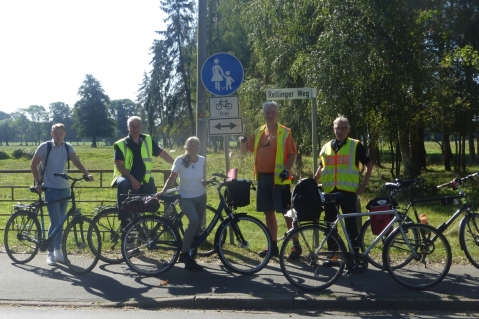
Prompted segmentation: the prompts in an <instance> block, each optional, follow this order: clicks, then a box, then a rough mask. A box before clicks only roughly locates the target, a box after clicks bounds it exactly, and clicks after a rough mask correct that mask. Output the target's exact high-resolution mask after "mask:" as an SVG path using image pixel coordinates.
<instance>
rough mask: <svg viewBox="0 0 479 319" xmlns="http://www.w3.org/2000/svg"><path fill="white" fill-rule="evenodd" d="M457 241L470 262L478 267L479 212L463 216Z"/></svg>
mask: <svg viewBox="0 0 479 319" xmlns="http://www.w3.org/2000/svg"><path fill="white" fill-rule="evenodd" d="M459 242H460V244H461V248H462V249H463V250H464V254H465V255H466V257H467V259H469V261H470V263H471V264H472V265H473V266H474V267H476V268H479V214H478V213H470V214H468V215H466V216H464V218H463V220H462V221H461V224H460V229H459Z"/></svg>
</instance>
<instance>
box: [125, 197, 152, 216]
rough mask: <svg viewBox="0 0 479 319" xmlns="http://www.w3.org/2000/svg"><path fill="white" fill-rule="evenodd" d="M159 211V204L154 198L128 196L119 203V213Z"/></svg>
mask: <svg viewBox="0 0 479 319" xmlns="http://www.w3.org/2000/svg"><path fill="white" fill-rule="evenodd" d="M159 209H160V202H159V200H158V198H156V197H155V196H145V195H143V196H141V195H138V196H130V197H128V198H127V199H125V201H123V203H121V211H122V212H127V213H147V212H156V211H158V210H159Z"/></svg>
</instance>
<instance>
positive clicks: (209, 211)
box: [180, 205, 228, 257]
mask: <svg viewBox="0 0 479 319" xmlns="http://www.w3.org/2000/svg"><path fill="white" fill-rule="evenodd" d="M180 215H182V216H184V213H183V212H181V213H180ZM215 215H216V209H215V208H213V207H211V206H209V205H206V227H208V225H210V224H211V221H212V220H213V218H214V217H215ZM184 218H186V217H184ZM186 219H187V218H186ZM224 220H225V217H223V216H221V217H220V220H219V221H218V223H217V224H216V226H215V228H213V229H212V230H211V232H210V233H209V234H208V236H206V239H205V240H204V241H203V242H202V243H201V244H200V245H199V246H198V247H197V251H196V253H197V254H198V255H199V256H203V257H208V256H211V255H213V254H214V253H215V251H216V249H215V235H216V231H217V230H218V228H219V225H221V223H222V222H223V221H224ZM185 222H186V221H185ZM185 222H183V225H188V222H186V223H185ZM227 234H228V231H227V230H226V231H225V232H224V236H223V237H222V239H221V244H224V243H225V240H226V237H227Z"/></svg>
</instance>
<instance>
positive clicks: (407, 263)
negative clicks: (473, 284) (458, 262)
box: [383, 224, 452, 290]
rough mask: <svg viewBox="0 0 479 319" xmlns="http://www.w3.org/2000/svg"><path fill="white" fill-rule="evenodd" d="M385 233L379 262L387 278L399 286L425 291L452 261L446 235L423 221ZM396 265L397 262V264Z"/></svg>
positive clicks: (435, 282) (440, 279) (443, 273)
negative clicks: (384, 241)
mask: <svg viewBox="0 0 479 319" xmlns="http://www.w3.org/2000/svg"><path fill="white" fill-rule="evenodd" d="M402 228H403V230H404V234H405V236H406V237H407V241H408V242H409V244H410V245H411V246H412V247H413V248H414V250H416V252H417V254H416V255H415V254H414V252H412V251H411V249H410V248H409V247H408V245H407V242H406V240H405V239H404V237H403V235H402V232H401V228H397V229H396V230H394V231H393V232H392V233H391V235H389V237H388V239H387V240H386V243H385V244H384V250H383V264H384V266H385V268H386V270H387V271H388V273H389V274H390V275H391V277H392V278H393V279H394V280H395V281H396V282H397V283H398V284H400V285H401V286H404V287H406V288H409V289H413V290H425V289H428V288H431V287H433V286H435V285H437V284H438V283H440V282H441V281H442V280H443V279H444V277H446V275H447V273H448V272H449V269H450V268H451V264H452V254H451V247H450V245H449V242H448V241H447V239H446V237H445V236H444V235H443V234H442V233H441V232H439V231H438V230H437V229H436V228H434V227H432V226H430V225H426V224H407V225H403V226H402ZM398 265H401V266H400V267H399V266H398Z"/></svg>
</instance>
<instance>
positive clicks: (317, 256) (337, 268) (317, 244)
mask: <svg viewBox="0 0 479 319" xmlns="http://www.w3.org/2000/svg"><path fill="white" fill-rule="evenodd" d="M329 232H330V230H329V229H328V228H327V227H324V226H320V225H308V226H303V227H300V228H296V229H295V230H293V231H292V232H291V233H289V234H288V235H287V236H286V238H285V239H284V242H283V244H282V245H281V249H280V251H279V264H280V266H281V271H282V272H283V274H284V276H285V277H286V279H287V280H288V281H289V282H290V283H291V284H292V285H293V286H295V287H298V288H300V289H303V290H307V291H318V290H323V289H326V288H328V287H329V286H331V285H332V284H334V283H335V282H336V281H337V280H338V279H339V277H340V276H341V274H342V273H343V270H344V267H345V266H346V261H345V254H344V253H345V252H346V246H345V245H344V242H343V240H342V239H341V238H340V237H339V236H338V235H336V234H330V236H329V238H328V240H326V236H327V235H328V233H329ZM296 236H297V238H298V239H299V242H300V244H301V248H302V252H301V256H300V257H299V258H289V252H290V251H291V248H292V247H293V238H294V237H296ZM327 242H329V243H330V244H331V245H332V244H334V245H335V246H336V247H337V250H335V251H329V248H328V244H327ZM333 258H334V259H333ZM326 261H328V262H329V263H331V262H334V265H333V266H332V267H323V263H324V262H326Z"/></svg>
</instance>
